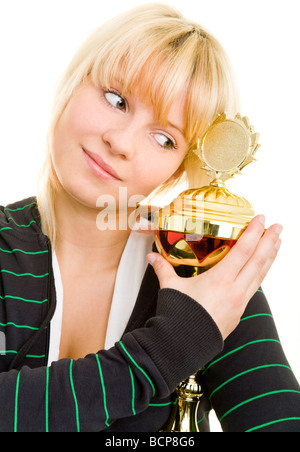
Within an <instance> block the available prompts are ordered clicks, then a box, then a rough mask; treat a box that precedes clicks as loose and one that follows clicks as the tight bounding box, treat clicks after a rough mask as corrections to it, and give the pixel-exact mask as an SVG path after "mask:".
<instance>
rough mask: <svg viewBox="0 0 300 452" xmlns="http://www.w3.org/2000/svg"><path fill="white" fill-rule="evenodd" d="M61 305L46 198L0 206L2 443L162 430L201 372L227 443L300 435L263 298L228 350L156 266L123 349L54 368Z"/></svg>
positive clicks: (293, 385) (203, 412)
mask: <svg viewBox="0 0 300 452" xmlns="http://www.w3.org/2000/svg"><path fill="white" fill-rule="evenodd" d="M99 297H100V298H101V294H99ZM55 305H56V293H55V286H54V280H53V275H52V257H51V245H50V243H49V240H48V238H47V237H46V236H45V235H44V234H43V233H42V231H41V228H40V219H39V212H38V210H37V206H36V199H35V198H29V199H27V200H24V201H21V202H18V203H15V204H14V205H9V206H7V207H6V208H3V207H0V407H1V408H0V431H1V432H11V431H17V432H23V431H25V432H31V431H33V432H40V431H41V432H48V431H49V432H51V431H58V432H62V431H82V432H84V431H88V432H92V431H103V432H140V431H144V432H151V431H152V432H153V431H157V430H159V429H160V428H161V427H162V426H163V424H164V423H165V422H166V420H167V418H168V416H169V414H170V411H171V409H172V406H173V403H174V401H173V399H172V393H173V392H174V390H175V387H176V385H177V384H178V383H179V382H180V381H182V380H183V379H184V378H186V377H187V376H189V375H191V374H193V373H195V372H196V371H197V370H198V369H202V370H201V372H199V374H198V375H199V378H200V380H201V384H202V387H203V390H204V396H203V397H202V400H201V404H200V409H199V412H198V425H199V429H200V431H208V430H209V423H208V414H209V412H210V410H211V409H212V408H213V409H215V411H216V413H217V415H218V417H219V419H220V421H221V424H222V428H223V430H224V431H226V432H252V431H253V432H299V431H300V388H299V385H298V383H297V381H296V379H295V377H294V375H293V372H292V370H291V368H290V366H289V364H288V362H287V360H286V357H285V355H284V352H283V350H282V347H281V344H280V341H279V338H278V335H277V332H276V328H275V325H274V321H273V317H272V314H271V312H270V309H269V306H268V304H267V301H266V298H265V296H264V294H263V292H262V290H261V289H260V290H259V291H258V292H257V293H256V294H255V296H254V297H253V298H252V300H251V301H250V303H249V305H248V308H247V310H246V312H245V313H244V316H243V318H242V320H241V322H240V325H239V326H238V328H237V329H236V330H235V332H234V333H232V334H231V335H230V336H229V338H228V339H227V340H226V341H225V343H223V341H222V338H221V335H220V332H219V330H218V328H217V326H216V325H215V323H214V321H213V320H212V318H211V317H210V316H209V315H208V313H207V312H206V311H205V310H204V309H203V308H202V307H201V306H200V305H199V304H198V303H196V302H195V301H194V300H192V299H191V298H189V297H188V296H186V295H184V294H182V293H180V292H178V291H175V290H171V289H164V290H159V284H158V280H157V278H156V276H155V273H154V271H153V269H152V267H151V266H148V268H147V270H146V273H145V276H144V279H143V282H142V285H141V288H140V292H139V295H138V297H137V300H136V304H135V308H134V310H133V313H132V315H131V318H130V320H129V323H128V325H127V328H126V331H125V332H124V335H123V337H122V339H121V340H120V341H119V342H118V343H116V344H115V346H114V347H113V348H111V349H110V350H108V351H100V352H99V353H98V354H91V355H88V356H87V357H85V358H84V359H80V360H78V361H72V360H69V359H64V360H60V361H58V362H56V363H53V364H52V365H51V366H50V367H47V359H48V348H49V334H50V320H51V318H52V316H53V313H54V312H55ZM182 319H184V321H182Z"/></svg>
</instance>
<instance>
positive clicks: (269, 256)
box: [236, 224, 282, 298]
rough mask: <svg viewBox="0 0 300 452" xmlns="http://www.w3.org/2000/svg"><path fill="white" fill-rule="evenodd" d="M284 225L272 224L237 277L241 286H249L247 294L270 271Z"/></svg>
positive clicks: (254, 289)
mask: <svg viewBox="0 0 300 452" xmlns="http://www.w3.org/2000/svg"><path fill="white" fill-rule="evenodd" d="M281 231H282V226H281V225H278V224H275V225H273V226H271V227H270V228H269V229H268V230H267V231H266V233H265V234H264V236H263V237H262V238H261V240H260V241H259V243H258V245H257V248H256V250H255V252H254V254H253V255H252V256H251V258H250V259H249V260H248V262H247V263H246V265H245V266H244V268H243V269H242V270H241V272H240V273H239V275H238V276H237V278H236V283H237V284H238V285H240V287H244V288H247V292H246V293H247V296H248V297H249V298H251V296H252V295H253V294H254V293H255V292H256V291H257V289H258V288H259V287H260V286H261V284H262V282H263V280H264V279H265V277H266V275H267V273H268V271H269V270H270V268H271V266H272V265H273V263H274V260H275V258H276V256H277V253H278V250H279V248H280V245H281V240H280V238H279V236H280V234H281Z"/></svg>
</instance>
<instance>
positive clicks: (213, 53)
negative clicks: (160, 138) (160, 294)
mask: <svg viewBox="0 0 300 452" xmlns="http://www.w3.org/2000/svg"><path fill="white" fill-rule="evenodd" d="M87 77H90V78H91V80H92V82H93V83H94V84H95V85H96V86H97V85H102V86H105V87H109V86H110V84H111V81H112V79H113V78H115V79H119V78H120V77H121V82H122V85H123V91H124V94H125V93H126V92H136V91H137V90H138V94H139V96H140V97H141V98H142V100H143V101H144V102H146V103H147V104H149V105H153V106H154V108H155V113H156V116H157V120H158V121H159V123H161V124H162V125H164V124H165V122H166V121H167V118H168V112H169V109H170V107H171V105H172V103H173V101H174V99H175V98H176V97H177V96H180V95H182V94H183V93H186V94H187V102H186V124H185V129H184V130H185V138H186V140H187V143H188V147H189V150H188V153H187V155H186V158H185V160H184V162H183V168H184V172H183V174H182V175H181V176H180V177H179V178H178V179H176V180H174V181H172V182H170V183H168V184H165V185H162V186H160V187H158V188H157V190H155V192H153V194H151V195H150V196H149V197H148V198H147V200H148V201H149V202H151V200H153V197H154V196H155V195H157V194H158V193H160V194H161V193H166V192H168V191H169V190H170V189H173V188H174V186H175V185H176V184H178V183H180V182H182V181H183V180H185V181H186V182H187V186H189V187H197V186H201V185H204V183H205V182H207V177H206V175H205V172H204V171H203V170H201V169H200V166H201V165H199V159H198V157H196V156H195V154H194V153H193V152H192V150H193V149H195V147H196V146H197V141H198V139H199V138H200V139H201V136H202V135H203V134H204V132H205V131H206V130H207V128H208V127H209V125H210V124H211V123H212V122H213V120H214V119H215V118H216V116H217V114H219V113H222V112H224V111H226V112H228V113H229V114H235V113H236V112H237V110H238V106H237V102H238V95H237V89H236V83H235V79H234V76H233V73H232V70H231V67H230V63H229V61H228V58H227V56H226V54H225V52H224V50H223V48H222V47H221V45H220V44H219V42H218V41H217V40H216V39H215V38H214V37H212V36H211V35H210V34H209V33H208V32H207V31H205V30H204V29H203V28H202V27H200V25H199V24H197V23H194V22H192V21H189V20H187V19H186V18H184V17H183V16H182V15H181V14H180V13H179V12H178V11H176V10H175V9H173V8H171V7H169V6H167V5H164V4H156V3H155V4H149V5H143V6H140V7H138V8H134V9H132V10H130V11H128V12H126V13H123V14H121V15H120V16H118V17H116V18H114V19H112V20H110V21H109V22H107V23H106V24H104V25H102V26H101V27H99V28H98V29H97V30H95V31H94V32H93V33H92V34H91V36H90V37H89V38H88V39H87V40H86V42H85V43H84V44H83V45H82V46H81V47H80V48H79V50H78V52H77V53H76V54H75V56H74V58H73V60H72V61H71V63H70V64H69V66H68V68H67V70H66V72H65V73H64V74H63V75H62V77H61V79H60V81H59V84H58V86H57V90H56V96H55V99H54V106H53V111H52V116H51V122H50V127H49V133H48V149H47V153H46V158H45V163H44V166H43V168H42V171H41V174H40V184H39V191H38V196H37V201H38V207H39V211H40V213H41V220H42V228H43V231H44V233H45V234H46V235H48V236H49V238H50V240H51V241H52V243H54V242H55V237H56V232H55V192H56V190H57V183H58V182H57V177H56V175H55V172H54V169H53V165H52V162H51V146H52V137H53V134H54V131H55V127H56V124H57V122H58V120H59V118H60V116H61V115H62V113H63V111H64V109H65V108H66V106H67V104H68V102H69V100H70V98H71V96H72V93H73V92H74V90H75V89H76V88H77V87H78V86H79V85H80V84H81V83H82V82H83V81H84V80H85V79H86V78H87Z"/></svg>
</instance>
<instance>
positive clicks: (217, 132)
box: [154, 113, 259, 432]
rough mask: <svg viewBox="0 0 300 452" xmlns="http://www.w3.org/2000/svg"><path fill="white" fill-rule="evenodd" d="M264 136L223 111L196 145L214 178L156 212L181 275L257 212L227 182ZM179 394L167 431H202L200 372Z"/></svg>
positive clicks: (230, 241) (162, 240)
mask: <svg viewBox="0 0 300 452" xmlns="http://www.w3.org/2000/svg"><path fill="white" fill-rule="evenodd" d="M258 139H259V134H258V133H255V132H254V128H253V126H251V125H250V122H249V120H248V118H246V117H242V116H241V115H240V114H237V115H236V116H235V117H234V118H233V119H232V118H229V117H227V114H226V113H223V114H222V115H219V116H218V118H217V119H216V120H215V121H214V123H213V124H212V125H211V126H210V128H209V129H208V130H207V132H206V133H205V135H204V137H203V139H202V141H201V142H200V140H199V141H198V147H197V149H196V150H195V151H194V152H195V153H196V155H197V156H198V157H199V159H200V160H201V162H202V166H201V168H202V169H204V170H206V171H207V174H208V175H209V176H210V177H212V179H213V181H212V182H211V183H210V185H208V186H205V187H201V188H195V189H189V190H186V191H184V192H182V193H181V194H180V195H179V196H178V198H176V199H175V200H174V201H172V203H171V204H170V205H169V206H166V207H163V208H161V209H159V210H158V211H156V212H155V213H154V227H155V243H156V246H157V249H158V251H159V252H160V253H161V254H162V256H164V258H165V259H167V261H168V262H170V263H171V264H172V265H173V266H174V268H175V270H176V272H177V273H178V274H179V275H180V276H184V277H190V276H196V275H199V274H201V273H203V272H204V271H206V270H208V269H210V268H211V267H213V266H214V265H215V264H217V263H218V262H219V261H220V260H221V259H223V257H224V256H226V254H227V253H228V252H229V251H230V249H231V248H232V247H233V246H234V245H235V243H236V242H237V240H238V239H239V238H240V236H241V234H242V233H243V232H244V231H245V229H246V228H247V226H248V224H249V223H250V221H251V220H252V218H253V217H254V216H255V212H254V210H253V207H252V205H251V204H250V203H249V201H247V200H246V199H245V198H242V197H240V196H237V195H234V194H233V193H231V192H230V191H228V190H227V189H226V187H225V184H224V182H225V181H226V180H228V179H230V178H232V177H233V176H234V175H236V174H240V173H241V169H242V168H244V167H245V166H246V165H248V164H249V163H251V162H252V161H254V160H255V158H254V155H255V153H256V151H257V149H258V148H259V144H258ZM175 395H176V404H174V407H173V411H172V414H171V417H170V418H169V420H168V422H167V424H166V425H165V427H164V428H163V430H162V431H163V432H197V431H199V429H198V425H197V410H198V407H199V403H200V399H201V395H202V391H201V385H200V383H199V381H197V374H195V375H193V376H191V377H189V378H188V379H186V380H185V381H183V382H182V383H181V384H180V385H179V386H178V387H177V389H176V392H175Z"/></svg>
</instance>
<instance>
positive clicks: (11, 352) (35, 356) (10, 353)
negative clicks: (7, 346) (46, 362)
mask: <svg viewBox="0 0 300 452" xmlns="http://www.w3.org/2000/svg"><path fill="white" fill-rule="evenodd" d="M18 353H19V352H18V351H16V350H0V355H17V354H18ZM45 357H46V355H26V358H35V359H41V358H45Z"/></svg>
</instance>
